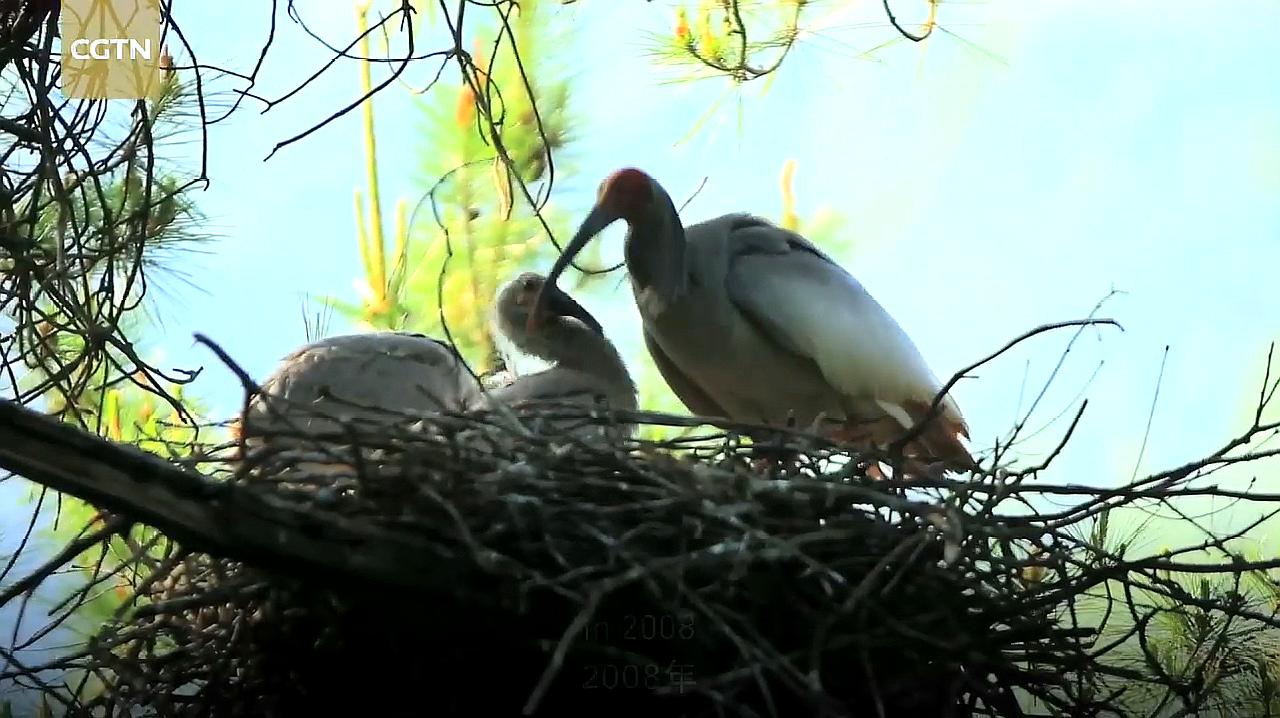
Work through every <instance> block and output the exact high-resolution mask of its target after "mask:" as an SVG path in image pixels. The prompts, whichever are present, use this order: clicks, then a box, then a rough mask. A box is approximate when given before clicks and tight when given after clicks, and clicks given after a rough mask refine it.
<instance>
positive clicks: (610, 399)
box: [476, 272, 636, 432]
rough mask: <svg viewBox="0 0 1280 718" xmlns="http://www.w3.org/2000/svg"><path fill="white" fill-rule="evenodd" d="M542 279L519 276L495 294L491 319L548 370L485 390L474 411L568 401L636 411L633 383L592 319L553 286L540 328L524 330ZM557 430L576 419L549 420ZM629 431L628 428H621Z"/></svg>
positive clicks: (541, 313) (541, 312)
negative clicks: (498, 404)
mask: <svg viewBox="0 0 1280 718" xmlns="http://www.w3.org/2000/svg"><path fill="white" fill-rule="evenodd" d="M544 283H545V277H543V276H542V275H541V274H537V273H535V272H525V273H524V274H521V275H520V276H518V277H516V278H515V279H514V280H512V281H511V282H508V283H507V284H506V285H505V286H504V287H503V288H502V289H501V290H499V292H498V296H497V299H496V301H495V303H494V320H495V323H496V324H497V328H498V331H499V333H501V334H502V335H503V336H505V337H506V338H507V339H508V340H510V341H511V344H512V345H513V346H515V348H516V349H519V350H520V351H521V352H524V353H525V354H529V355H530V356H534V357H537V358H539V359H542V360H544V361H547V362H550V363H551V364H552V366H551V367H550V368H548V369H544V370H542V371H539V372H535V373H532V374H526V375H524V376H519V377H517V378H516V379H515V380H514V381H512V382H511V383H509V384H507V385H506V386H503V387H500V388H497V389H493V390H491V391H489V392H488V394H487V396H485V397H483V398H482V399H481V400H480V401H479V402H477V404H476V408H482V407H488V406H491V405H492V402H494V401H501V402H502V403H504V404H506V405H507V406H509V407H511V408H513V409H519V408H521V407H524V406H528V405H529V404H530V403H531V402H569V403H574V404H582V405H593V406H602V407H607V408H609V409H621V410H627V411H633V410H635V409H636V385H635V383H634V382H633V381H632V379H631V375H630V373H629V372H628V371H627V366H626V363H625V362H623V360H622V357H621V356H620V355H619V354H618V350H617V348H615V347H614V345H613V342H611V341H609V338H608V337H606V336H605V334H604V329H603V328H602V327H601V326H600V323H599V322H598V321H596V319H595V317H593V316H591V313H590V312H588V311H587V310H586V308H585V307H583V306H582V305H581V304H579V303H578V302H576V301H575V300H574V299H573V297H570V296H569V295H568V294H566V293H565V292H564V291H562V290H561V289H560V288H559V287H556V286H555V285H551V286H549V287H547V290H546V291H547V296H546V299H545V303H544V304H543V305H542V306H541V307H540V308H539V309H538V310H537V311H538V315H539V316H538V320H539V321H538V323H539V324H540V325H541V329H540V330H539V331H537V332H530V331H529V330H528V327H529V318H530V313H531V312H532V311H534V305H535V304H536V302H537V298H538V295H539V293H540V292H542V291H543V285H544ZM555 423H556V424H557V425H558V426H560V427H561V428H568V427H569V426H571V425H573V424H580V423H582V420H580V419H566V420H564V421H563V422H559V421H557V422H555ZM626 431H628V432H629V431H630V427H628V428H627V429H626Z"/></svg>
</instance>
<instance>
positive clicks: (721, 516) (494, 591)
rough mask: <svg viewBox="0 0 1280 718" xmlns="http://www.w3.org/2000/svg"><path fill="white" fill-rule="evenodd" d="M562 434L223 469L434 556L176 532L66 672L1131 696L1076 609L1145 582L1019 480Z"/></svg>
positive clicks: (734, 712) (446, 438)
mask: <svg viewBox="0 0 1280 718" xmlns="http://www.w3.org/2000/svg"><path fill="white" fill-rule="evenodd" d="M566 411H569V413H572V410H564V411H560V412H558V416H560V417H561V419H560V420H562V418H563V416H564V415H565V412H566ZM583 421H587V422H590V421H597V422H602V421H604V420H602V419H600V418H599V417H596V418H594V419H593V418H591V417H589V416H584V419H583ZM545 426H547V424H545V423H541V422H539V421H536V420H535V421H532V422H523V423H522V422H516V421H513V420H512V417H510V416H509V415H508V416H489V415H439V416H434V417H429V418H427V417H403V419H402V420H400V421H396V422H392V423H391V424H390V425H387V424H379V425H377V426H360V425H356V424H351V425H348V426H346V427H345V430H344V431H343V432H341V435H333V436H329V437H313V438H311V439H308V441H311V442H312V445H310V446H303V445H302V443H303V439H301V438H298V437H293V438H291V440H290V441H289V442H287V447H288V448H286V449H282V450H277V449H275V448H271V446H268V447H267V448H262V449H259V450H257V451H254V452H250V453H249V454H247V455H244V456H239V457H238V458H237V460H236V461H234V462H232V463H231V464H228V465H222V466H221V468H219V469H218V471H219V472H222V473H224V474H226V476H224V477H223V480H225V481H229V482H235V483H236V484H238V485H239V488H240V489H242V490H244V491H246V492H254V493H260V494H263V495H270V496H272V497H274V500H277V501H278V502H280V503H279V505H281V506H285V505H287V506H288V507H290V508H289V511H291V512H293V514H292V515H294V517H295V519H296V517H297V516H305V517H309V519H310V521H309V522H299V521H297V520H295V519H291V520H290V521H288V522H282V524H281V529H280V530H281V531H282V532H285V531H290V532H294V533H296V534H306V533H307V532H308V531H310V532H313V533H315V534H316V535H319V533H320V532H322V531H324V528H323V527H325V526H330V527H337V526H352V525H358V526H360V527H361V529H362V531H363V533H362V534H361V535H363V536H367V537H370V538H368V539H367V540H366V541H365V542H363V543H359V542H354V541H353V542H351V543H350V544H349V545H346V546H345V547H344V549H343V550H345V551H347V552H349V556H348V557H347V559H348V563H349V564H350V565H354V566H356V567H357V569H358V568H359V567H360V565H361V557H362V556H365V555H371V554H372V552H373V551H375V550H376V548H377V545H376V544H377V542H378V541H379V540H380V539H379V538H378V537H379V536H388V537H389V536H395V537H398V538H399V539H405V540H407V539H412V541H413V542H414V545H416V546H419V547H420V556H419V558H420V560H419V561H418V563H417V564H416V565H414V566H405V568H404V571H403V573H402V574H400V575H397V576H394V577H387V576H381V575H379V574H378V572H377V571H373V570H370V571H369V572H368V575H367V576H366V577H364V578H357V579H352V578H350V575H349V574H344V577H343V578H341V579H338V578H335V577H333V576H325V575H322V574H321V575H317V574H314V573H312V574H307V575H303V574H294V573H291V572H290V571H288V570H279V567H278V566H275V565H272V566H269V567H267V566H266V564H264V565H257V563H256V562H254V561H252V560H249V561H237V560H231V559H228V558H225V557H220V556H214V555H209V554H204V553H195V552H190V551H186V550H183V549H180V548H178V547H177V546H176V545H175V546H171V547H170V549H169V550H168V551H167V552H166V553H165V554H164V555H162V556H160V557H159V558H156V559H153V560H152V561H151V565H150V566H149V568H148V569H147V570H146V571H143V572H142V575H143V578H142V579H141V580H140V581H139V583H138V584H137V586H136V595H135V596H134V598H133V599H132V600H131V601H130V604H129V605H128V606H127V607H126V608H125V609H123V610H121V611H120V612H119V614H118V620H116V621H112V622H108V623H107V624H105V625H104V626H102V628H101V630H100V631H98V633H97V634H96V635H95V636H94V637H93V638H92V639H91V641H90V642H89V646H88V650H87V651H85V652H84V653H83V654H81V655H80V656H79V657H78V658H77V659H76V660H75V661H71V662H68V663H66V664H64V667H72V668H82V669H86V670H88V671H89V672H90V673H92V674H93V675H95V676H96V677H97V679H98V680H99V681H100V682H101V689H100V690H99V691H97V692H96V693H95V694H93V695H85V696H82V697H80V698H77V699H76V702H75V704H74V705H73V706H72V709H73V710H71V712H72V713H74V714H86V715H101V716H123V715H161V716H246V715H269V716H294V715H298V716H303V715H320V714H322V713H323V712H329V711H359V713H360V714H366V713H373V714H376V715H382V716H421V715H440V716H447V715H467V716H471V715H482V714H492V715H506V716H515V715H548V716H562V715H579V714H582V715H621V716H629V715H636V716H640V715H643V716H657V715H661V716H703V715H706V716H711V715H725V716H766V715H774V716H972V715H993V716H994V715H999V716H1014V715H1024V714H1025V713H1024V707H1025V706H1026V705H1027V704H1028V701H1033V702H1035V703H1036V704H1037V705H1039V706H1040V707H1041V708H1044V707H1046V706H1047V707H1050V708H1051V709H1052V710H1053V712H1054V713H1055V714H1059V715H1066V714H1069V715H1098V714H1100V713H1104V712H1105V710H1106V709H1107V707H1108V706H1109V705H1110V703H1109V701H1111V700H1112V699H1113V698H1115V696H1116V693H1115V692H1108V689H1107V688H1106V685H1105V683H1104V679H1106V678H1108V677H1116V676H1121V677H1126V676H1127V677H1128V678H1127V680H1129V682H1136V680H1135V679H1134V676H1137V674H1136V673H1133V672H1132V671H1131V672H1130V673H1128V674H1126V673H1125V670H1124V669H1121V668H1117V667H1115V666H1111V665H1108V664H1107V663H1106V662H1105V651H1100V650H1094V649H1095V637H1096V636H1095V630H1094V629H1093V628H1090V627H1088V626H1084V625H1081V624H1080V623H1079V622H1078V620H1077V619H1078V616H1077V615H1076V614H1075V611H1076V605H1075V602H1076V601H1077V600H1078V599H1080V597H1081V596H1083V595H1084V594H1085V593H1086V592H1087V591H1088V590H1089V589H1091V588H1093V587H1096V586H1097V585H1098V584H1099V583H1100V582H1102V581H1103V580H1105V577H1107V576H1115V575H1117V573H1118V572H1122V571H1121V570H1120V569H1118V568H1117V565H1116V564H1109V565H1099V566H1098V567H1096V568H1095V569H1093V570H1092V571H1087V570H1080V569H1078V568H1076V569H1073V568H1072V566H1070V565H1068V563H1067V562H1066V560H1065V559H1054V558H1052V557H1053V556H1066V555H1068V554H1069V553H1070V552H1071V551H1072V550H1074V549H1075V548H1078V547H1071V546H1066V545H1064V542H1065V541H1067V540H1068V538H1067V537H1068V535H1069V532H1064V531H1061V530H1059V529H1057V528H1053V527H1052V526H1050V525H1049V522H1047V521H1046V520H1045V519H1041V518H1038V517H1036V516H1035V515H1034V514H1022V515H1016V514H1010V515H1002V514H1001V513H999V512H997V511H996V507H997V506H999V505H1000V504H1001V503H1002V502H1003V501H1005V500H1006V499H1007V498H1008V497H1009V496H1010V491H1011V487H1013V486H1015V485H1016V484H1017V482H1018V477H1008V476H1000V477H987V478H982V479H974V480H971V481H965V482H960V481H954V480H948V479H937V480H929V481H928V482H926V483H919V482H917V483H913V484H911V485H902V484H898V483H895V482H893V481H891V480H890V481H886V480H876V479H870V478H868V477H867V476H866V471H865V469H866V465H867V463H868V461H869V459H868V457H860V456H850V455H848V454H845V453H841V452H840V451H837V450H836V449H835V448H834V447H832V446H831V445H830V444H828V443H826V442H824V441H822V440H820V439H817V438H814V437H806V436H804V435H801V434H798V433H793V432H779V438H778V439H777V442H778V445H775V446H773V447H772V448H770V449H769V451H770V452H771V455H773V456H777V455H779V453H780V452H782V453H785V454H786V455H788V456H790V457H792V458H791V459H790V460H788V461H786V462H783V463H782V464H777V465H774V466H773V467H772V468H770V469H767V470H762V469H760V468H759V467H758V466H756V465H753V463H752V461H751V459H752V458H753V456H755V455H756V452H757V451H758V450H759V448H760V447H759V445H757V446H755V447H751V446H747V445H745V443H746V442H744V441H741V440H739V438H738V435H737V434H735V433H732V432H716V433H713V434H704V435H701V436H698V437H685V438H682V439H679V440H672V441H666V442H649V441H641V440H638V439H632V440H627V441H624V442H618V441H604V440H601V441H592V440H590V439H589V438H583V435H582V433H581V432H577V433H576V434H574V435H569V434H566V433H558V432H553V431H551V430H547V429H545V428H544V427H545ZM759 438H760V437H759V435H757V439H759ZM283 445H286V444H285V443H283V442H276V443H275V444H274V445H273V446H277V447H278V446H283ZM1053 523H1054V525H1056V526H1059V527H1061V526H1062V521H1061V518H1060V517H1058V518H1055V519H1054V521H1053ZM1046 571H1047V574H1046ZM1233 610H1234V611H1236V613H1239V612H1240V611H1242V610H1243V607H1242V605H1237V606H1235V608H1234V609H1233ZM583 711H587V713H583Z"/></svg>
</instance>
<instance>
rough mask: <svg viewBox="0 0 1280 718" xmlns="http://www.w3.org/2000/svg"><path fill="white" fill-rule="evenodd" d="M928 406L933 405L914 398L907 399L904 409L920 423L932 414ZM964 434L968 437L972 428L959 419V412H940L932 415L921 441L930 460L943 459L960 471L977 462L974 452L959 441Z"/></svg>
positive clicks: (970, 469)
mask: <svg viewBox="0 0 1280 718" xmlns="http://www.w3.org/2000/svg"><path fill="white" fill-rule="evenodd" d="M929 406H930V404H929V403H926V402H919V401H911V402H907V403H906V405H905V406H904V407H903V408H904V409H906V411H907V412H908V413H909V414H911V418H912V419H913V421H914V422H916V423H919V422H920V421H922V420H924V419H925V418H926V417H929ZM961 437H963V438H965V439H968V438H969V427H968V426H967V425H966V424H965V422H964V419H961V418H959V416H958V415H956V416H948V415H947V414H945V413H938V414H936V415H935V416H933V417H929V421H928V422H927V423H926V424H925V427H924V430H923V431H922V432H921V433H920V438H919V439H918V441H919V443H920V444H921V445H922V446H923V448H924V449H925V451H926V452H927V454H928V456H929V458H930V459H931V460H934V461H943V462H945V463H946V464H947V465H948V466H950V467H952V468H955V469H958V470H960V471H972V470H974V469H977V468H978V462H977V461H974V459H973V454H970V453H969V449H968V448H967V447H966V446H965V445H964V443H963V442H961V441H960V439H961Z"/></svg>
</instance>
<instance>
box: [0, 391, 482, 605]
mask: <svg viewBox="0 0 1280 718" xmlns="http://www.w3.org/2000/svg"><path fill="white" fill-rule="evenodd" d="M0 468H4V469H7V470H9V471H12V472H14V473H16V474H19V475H21V476H23V477H25V478H27V479H30V480H31V481H35V482H37V483H39V484H43V485H44V486H48V487H50V488H52V489H54V490H56V491H60V492H63V493H66V494H70V495H73V496H76V497H77V498H80V499H82V500H84V501H87V502H89V503H91V504H94V505H95V506H98V507H100V508H102V509H105V510H107V511H110V512H112V513H117V514H123V515H126V516H129V517H131V518H134V519H136V520H138V521H139V522H141V523H145V524H148V525H150V526H153V527H155V528H157V529H159V530H160V531H162V532H163V533H165V534H167V535H168V536H170V537H172V538H173V539H174V540H176V541H178V542H180V543H182V544H184V545H185V546H187V547H189V548H191V549H194V550H199V551H207V552H210V553H213V554H216V555H221V556H226V557H227V558H231V559H235V560H238V561H243V562H245V563H249V564H253V565H256V566H258V567H260V568H263V569H267V570H272V571H277V572H279V573H282V574H286V575H290V576H293V577H296V578H299V579H303V580H312V581H319V582H322V583H326V584H339V583H340V584H343V585H348V586H352V585H355V586H358V585H361V584H367V583H372V584H377V585H381V586H397V587H407V588H416V589H427V590H437V591H446V592H448V591H451V590H452V589H451V588H450V587H451V586H456V585H459V582H460V581H461V580H462V579H461V578H460V577H459V576H456V575H454V574H456V571H453V570H450V568H449V565H448V564H447V563H446V562H444V561H441V560H439V557H438V549H437V548H435V547H433V545H432V544H430V543H428V542H425V541H422V540H417V539H415V538H414V537H412V536H406V535H402V534H397V533H391V532H387V531H383V530H380V529H378V528H376V527H370V526H361V525H359V524H358V523H356V522H353V521H348V520H343V519H342V518H340V517H336V516H330V515H326V514H322V513H320V512H318V511H316V510H314V509H312V508H309V507H304V506H298V505H294V504H293V503H292V502H289V501H288V500H286V499H283V498H282V497H280V496H277V495H272V494H271V493H270V488H269V487H267V486H262V487H259V486H254V485H242V484H235V483H230V482H221V481H214V480H211V479H209V478H206V477H204V476H201V475H199V474H196V473H193V472H189V471H184V470H182V469H179V468H177V467H175V466H173V465H171V464H169V463H168V462H166V461H164V460H163V459H161V458H159V457H157V456H154V455H152V454H148V453H146V452H144V451H141V450H139V449H135V448H133V447H131V446H126V445H123V444H116V443H113V442H110V441H107V440H106V439H102V438H100V437H97V436H94V435H92V434H88V433H85V432H83V431H80V430H78V429H76V428H75V427H74V426H71V425H69V424H65V423H63V422H60V421H57V420H56V419H53V418H51V417H48V416H45V415H43V414H40V413H37V412H34V411H30V410H28V409H25V408H23V407H21V406H19V405H17V404H15V403H13V402H10V401H5V400H0Z"/></svg>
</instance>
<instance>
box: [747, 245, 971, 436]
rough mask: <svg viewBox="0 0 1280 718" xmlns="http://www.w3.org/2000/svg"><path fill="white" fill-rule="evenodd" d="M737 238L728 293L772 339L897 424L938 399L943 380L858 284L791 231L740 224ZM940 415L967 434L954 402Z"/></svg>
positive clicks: (945, 402)
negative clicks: (877, 406)
mask: <svg viewBox="0 0 1280 718" xmlns="http://www.w3.org/2000/svg"><path fill="white" fill-rule="evenodd" d="M734 233H735V237H734V239H733V243H732V244H733V246H734V250H735V254H736V256H733V257H731V259H730V265H729V271H728V274H727V276H726V289H727V291H728V293H729V297H730V299H731V300H732V301H733V303H734V305H735V306H736V307H737V308H738V310H739V311H741V312H742V313H743V315H744V316H745V317H746V318H747V319H748V320H749V321H751V322H752V323H753V324H754V325H755V326H756V327H758V328H759V329H760V330H761V331H762V332H764V333H766V335H767V336H768V338H769V339H770V340H772V341H774V342H776V343H777V344H778V345H780V346H782V347H785V348H786V349H788V350H789V351H791V352H793V353H795V354H797V355H799V356H802V357H805V358H807V359H809V360H812V361H813V362H815V363H816V364H817V365H818V367H819V369H820V370H821V371H822V374H823V376H824V377H826V379H827V381H828V382H830V383H831V385H832V386H833V387H834V388H836V389H838V390H839V391H840V392H841V393H843V394H845V395H846V396H848V397H851V398H865V399H871V400H874V401H876V402H877V403H879V404H880V405H881V408H882V409H883V410H885V411H886V413H888V414H890V415H891V416H893V417H894V418H895V419H897V420H899V421H902V419H903V418H906V416H907V415H909V414H911V413H912V412H911V411H909V410H908V408H907V407H908V406H910V405H912V404H915V403H918V402H925V404H926V405H927V404H928V403H929V402H932V401H933V397H934V396H935V395H936V393H937V391H938V390H939V389H940V388H941V382H939V381H938V378H937V377H936V376H935V375H934V373H933V372H932V370H930V368H929V366H928V365H927V364H926V363H925V360H924V357H922V356H921V354H920V351H919V349H917V348H916V346H915V343H914V342H912V341H911V338H910V337H909V336H908V335H907V333H906V332H905V331H903V329H902V327H901V326H899V324H898V323H897V321H895V320H894V319H893V317H892V316H890V315H889V313H888V312H887V311H885V309H884V308H883V307H882V306H881V305H880V303H879V302H877V301H876V300H875V298H874V297H872V296H871V294H870V293H869V292H867V290H866V289H865V288H864V287H863V286H862V284H861V283H859V282H858V280H856V279H855V278H854V277H853V276H852V275H850V274H849V273H848V272H847V271H845V270H844V269H843V268H842V267H840V266H839V265H838V264H836V263H835V262H834V261H832V260H831V259H830V258H829V257H827V256H826V255H825V254H823V253H822V252H821V251H819V250H818V249H817V248H816V247H814V246H813V245H812V244H811V243H809V242H808V241H806V240H804V239H803V238H802V237H799V236H798V235H796V234H794V233H792V232H787V231H786V230H783V229H781V228H778V227H775V226H772V225H769V224H764V223H742V224H740V225H739V226H737V227H735V228H734ZM885 404H891V405H894V409H889V408H888V407H885V406H884V405H885ZM942 410H943V415H944V416H946V417H947V418H948V419H950V420H951V421H952V422H955V423H956V424H958V427H957V428H958V430H962V431H967V429H965V428H964V419H963V417H962V416H961V414H960V411H959V408H958V407H957V406H956V405H955V402H954V400H952V399H951V397H950V396H947V397H946V398H945V399H944V400H943V405H942Z"/></svg>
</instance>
